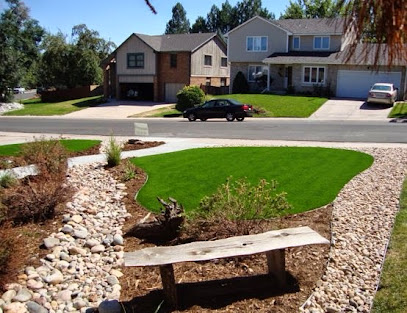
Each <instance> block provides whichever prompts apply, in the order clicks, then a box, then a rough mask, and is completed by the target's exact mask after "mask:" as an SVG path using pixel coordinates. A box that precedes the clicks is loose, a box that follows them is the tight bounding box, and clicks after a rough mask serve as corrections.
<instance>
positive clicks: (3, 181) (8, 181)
mask: <svg viewBox="0 0 407 313" xmlns="http://www.w3.org/2000/svg"><path fill="white" fill-rule="evenodd" d="M17 183H18V180H17V178H15V177H14V176H13V175H11V174H8V173H6V174H4V175H1V176H0V187H3V188H10V187H12V186H15V185H16V184H17Z"/></svg>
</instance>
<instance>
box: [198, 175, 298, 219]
mask: <svg viewBox="0 0 407 313" xmlns="http://www.w3.org/2000/svg"><path fill="white" fill-rule="evenodd" d="M230 179H231V178H228V179H227V180H226V183H225V184H222V185H221V186H220V187H219V188H218V190H217V191H216V192H215V193H214V194H213V195H211V196H207V197H204V198H203V199H202V201H201V203H200V206H199V208H200V210H199V211H198V214H199V215H201V216H204V217H208V218H213V217H216V218H219V217H221V218H226V219H228V220H250V219H259V218H271V217H276V216H279V215H280V214H281V213H282V212H283V211H285V210H288V209H289V208H290V205H289V203H288V202H287V199H286V193H285V192H282V193H279V194H275V190H276V186H277V183H276V182H275V181H274V180H272V181H271V182H267V181H266V180H265V179H261V180H260V181H259V184H258V185H257V186H252V185H251V184H250V182H248V180H247V178H242V179H239V180H237V181H235V182H231V181H230Z"/></svg>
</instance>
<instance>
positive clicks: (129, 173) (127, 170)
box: [121, 160, 136, 182]
mask: <svg viewBox="0 0 407 313" xmlns="http://www.w3.org/2000/svg"><path fill="white" fill-rule="evenodd" d="M134 178H136V166H135V165H134V164H133V163H131V162H130V161H129V160H126V164H125V167H124V173H123V175H122V179H121V180H122V181H124V182H126V181H129V180H132V179H134Z"/></svg>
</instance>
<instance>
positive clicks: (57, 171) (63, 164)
mask: <svg viewBox="0 0 407 313" xmlns="http://www.w3.org/2000/svg"><path fill="white" fill-rule="evenodd" d="M21 155H22V157H23V158H24V160H25V161H26V162H27V163H28V164H35V165H36V166H37V168H38V171H39V173H40V175H47V176H49V175H52V176H61V177H64V176H65V174H66V169H67V158H68V153H67V151H66V149H65V147H64V146H63V145H62V144H61V143H60V141H59V140H55V139H50V140H47V139H45V138H39V139H36V140H35V141H34V142H30V143H28V144H26V145H22V147H21Z"/></svg>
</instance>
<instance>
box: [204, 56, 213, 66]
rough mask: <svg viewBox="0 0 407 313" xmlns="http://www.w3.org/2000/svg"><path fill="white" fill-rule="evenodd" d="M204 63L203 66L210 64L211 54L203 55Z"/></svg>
mask: <svg viewBox="0 0 407 313" xmlns="http://www.w3.org/2000/svg"><path fill="white" fill-rule="evenodd" d="M204 64H205V66H212V56H211V55H205V59H204Z"/></svg>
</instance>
